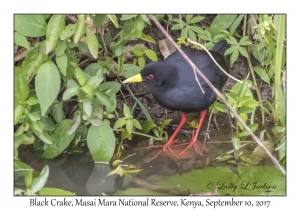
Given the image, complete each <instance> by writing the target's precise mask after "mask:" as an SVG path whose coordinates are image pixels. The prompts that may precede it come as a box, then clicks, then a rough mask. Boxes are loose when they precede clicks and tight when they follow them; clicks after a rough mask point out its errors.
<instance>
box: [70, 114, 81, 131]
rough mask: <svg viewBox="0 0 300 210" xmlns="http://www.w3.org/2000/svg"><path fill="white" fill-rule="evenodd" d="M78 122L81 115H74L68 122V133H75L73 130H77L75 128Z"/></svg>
mask: <svg viewBox="0 0 300 210" xmlns="http://www.w3.org/2000/svg"><path fill="white" fill-rule="evenodd" d="M80 122H81V116H80V115H76V116H75V117H74V119H73V120H72V122H71V124H70V128H69V130H68V135H71V134H73V133H75V131H76V130H77V128H78V127H79V125H80Z"/></svg>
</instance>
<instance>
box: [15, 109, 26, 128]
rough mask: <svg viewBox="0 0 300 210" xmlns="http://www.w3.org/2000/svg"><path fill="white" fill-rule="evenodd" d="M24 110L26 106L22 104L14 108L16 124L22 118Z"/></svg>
mask: <svg viewBox="0 0 300 210" xmlns="http://www.w3.org/2000/svg"><path fill="white" fill-rule="evenodd" d="M24 110H25V107H24V106H23V105H21V104H19V105H17V106H16V107H15V109H14V117H15V118H14V125H15V124H17V123H18V122H19V121H20V120H21V118H22V115H23V113H24Z"/></svg>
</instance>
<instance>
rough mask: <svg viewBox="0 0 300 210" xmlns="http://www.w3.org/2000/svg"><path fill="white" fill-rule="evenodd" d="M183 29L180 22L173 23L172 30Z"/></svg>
mask: <svg viewBox="0 0 300 210" xmlns="http://www.w3.org/2000/svg"><path fill="white" fill-rule="evenodd" d="M179 29H181V25H180V24H179V23H177V24H174V25H172V27H171V30H172V31H176V30H179Z"/></svg>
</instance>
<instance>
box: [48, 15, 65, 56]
mask: <svg viewBox="0 0 300 210" xmlns="http://www.w3.org/2000/svg"><path fill="white" fill-rule="evenodd" d="M64 25H65V15H52V17H51V18H50V20H49V23H48V26H47V32H46V54H48V53H49V52H50V51H51V50H52V49H53V48H54V47H55V46H56V42H57V40H58V38H59V36H60V34H61V32H62V31H63V30H64Z"/></svg>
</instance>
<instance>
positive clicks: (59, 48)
mask: <svg viewBox="0 0 300 210" xmlns="http://www.w3.org/2000/svg"><path fill="white" fill-rule="evenodd" d="M66 48H67V41H66V40H64V41H61V40H59V39H58V40H57V44H56V48H55V55H56V58H57V57H59V56H62V55H64V54H65V50H66Z"/></svg>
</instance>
